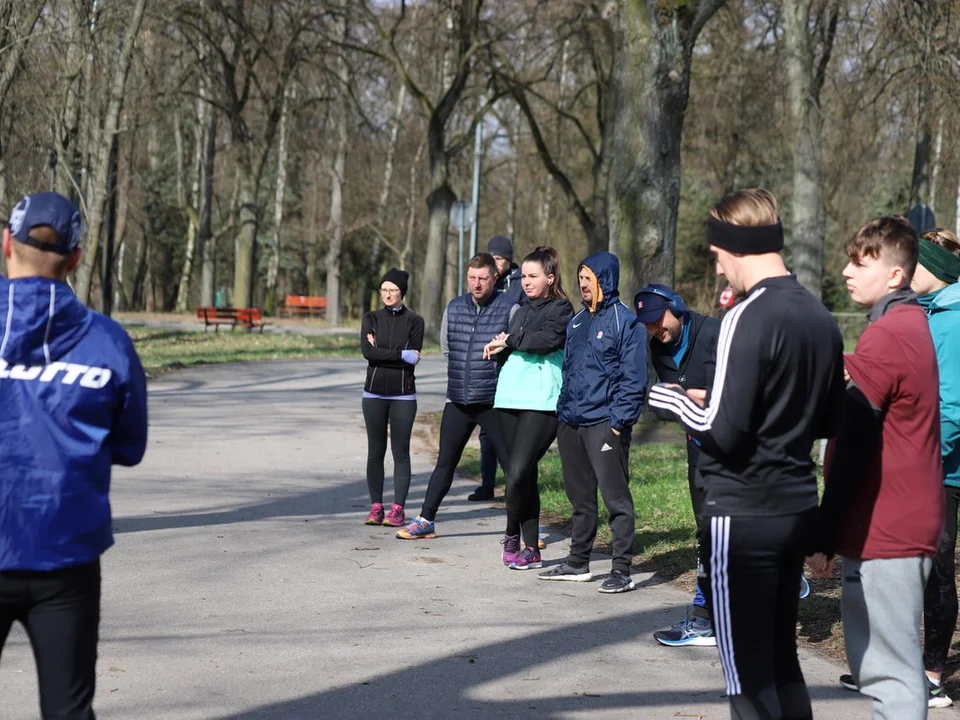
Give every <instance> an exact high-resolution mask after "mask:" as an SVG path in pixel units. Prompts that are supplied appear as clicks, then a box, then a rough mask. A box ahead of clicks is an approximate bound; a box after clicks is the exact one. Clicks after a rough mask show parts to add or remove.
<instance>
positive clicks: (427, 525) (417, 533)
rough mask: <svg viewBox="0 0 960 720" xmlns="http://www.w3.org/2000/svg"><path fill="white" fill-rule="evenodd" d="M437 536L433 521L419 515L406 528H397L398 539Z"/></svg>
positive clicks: (420, 538) (423, 538) (426, 538)
mask: <svg viewBox="0 0 960 720" xmlns="http://www.w3.org/2000/svg"><path fill="white" fill-rule="evenodd" d="M436 536H437V531H436V530H435V528H434V524H433V522H431V521H430V520H424V519H423V518H422V517H420V516H419V515H417V517H416V519H415V520H411V521H410V522H409V523H408V524H407V526H406V527H405V528H403V529H402V530H397V539H398V540H432V539H433V538H435V537H436Z"/></svg>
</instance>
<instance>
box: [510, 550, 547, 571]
mask: <svg viewBox="0 0 960 720" xmlns="http://www.w3.org/2000/svg"><path fill="white" fill-rule="evenodd" d="M542 567H543V561H542V560H541V559H540V551H539V550H534V549H533V548H529V547H525V548H524V549H523V550H521V551H520V552H518V553H517V556H516V558H514V561H513V562H512V563H510V569H511V570H526V569H527V568H542Z"/></svg>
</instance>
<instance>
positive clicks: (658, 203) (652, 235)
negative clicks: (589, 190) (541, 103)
mask: <svg viewBox="0 0 960 720" xmlns="http://www.w3.org/2000/svg"><path fill="white" fill-rule="evenodd" d="M699 5H700V7H699V9H698V10H697V16H696V17H694V13H693V12H692V10H691V9H690V8H689V7H687V6H686V4H684V5H682V6H679V7H678V9H676V10H674V11H672V12H670V13H662V12H660V9H659V3H658V2H657V1H656V0H646V1H644V0H628V1H627V2H623V3H620V5H619V10H618V12H617V16H616V18H615V20H614V38H615V39H614V58H613V71H612V87H611V93H612V96H613V102H614V103H615V104H616V105H615V108H616V109H615V113H614V127H613V132H612V136H611V146H612V147H611V152H610V153H609V156H610V157H611V159H612V167H611V178H610V188H609V192H608V197H609V203H608V217H609V227H610V250H611V252H614V253H616V254H618V255H619V256H620V288H621V290H622V292H623V293H624V294H629V293H633V292H634V291H635V290H636V289H637V288H638V287H640V286H641V285H645V284H646V283H650V282H661V283H666V284H670V285H672V284H673V274H674V259H675V252H676V234H677V209H678V207H679V204H680V179H681V176H680V141H681V137H682V134H683V120H684V111H685V110H686V107H687V99H688V96H689V90H690V61H691V57H692V50H693V45H694V43H695V42H696V36H697V34H698V33H699V30H700V27H702V24H703V22H705V19H704V18H702V17H700V14H701V13H707V17H709V16H710V15H712V14H713V13H714V12H715V11H716V7H715V6H714V4H713V3H712V2H710V0H701V2H700V4H699ZM716 5H719V3H716ZM698 25H699V26H698ZM604 154H605V155H606V153H604Z"/></svg>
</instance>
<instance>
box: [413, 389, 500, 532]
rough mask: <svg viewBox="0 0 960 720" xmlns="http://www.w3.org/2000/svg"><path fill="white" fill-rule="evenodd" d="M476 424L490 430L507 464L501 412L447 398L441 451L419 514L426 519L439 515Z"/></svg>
mask: <svg viewBox="0 0 960 720" xmlns="http://www.w3.org/2000/svg"><path fill="white" fill-rule="evenodd" d="M477 425H479V426H480V427H481V428H483V429H484V430H486V431H487V437H488V438H490V442H491V444H492V445H493V449H494V452H496V454H497V458H498V459H499V460H500V464H501V465H505V463H504V459H505V458H506V457H507V448H506V444H505V443H504V440H503V431H502V430H501V428H500V416H499V415H498V414H497V411H496V410H494V409H493V405H461V404H459V403H452V402H448V403H447V404H446V405H444V406H443V417H442V418H441V419H440V452H439V453H437V466H436V467H435V468H434V469H433V474H432V475H431V476H430V482H429V483H428V484H427V494H426V497H424V499H423V509H422V510H421V511H420V516H421V517H422V518H423V519H424V520H429V521H430V522H433V521H434V520H435V519H436V517H437V511H439V510H440V503H442V502H443V499H444V498H445V497H446V496H447V493H448V492H450V486H451V485H453V474H454V473H455V472H456V470H457V464H458V463H459V462H460V458H461V457H462V456H463V449H464V448H465V447H466V446H467V441H468V440H470V436H471V435H472V434H473V431H474V429H475V428H476V427H477Z"/></svg>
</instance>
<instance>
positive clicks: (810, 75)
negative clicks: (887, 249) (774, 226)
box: [784, 0, 826, 298]
mask: <svg viewBox="0 0 960 720" xmlns="http://www.w3.org/2000/svg"><path fill="white" fill-rule="evenodd" d="M811 6H812V0H787V2H786V3H785V7H784V12H785V15H786V23H785V26H786V41H787V86H788V87H787V90H788V95H789V98H790V115H791V120H792V123H793V218H792V226H791V231H790V249H791V254H792V261H793V271H794V273H795V274H796V276H797V280H798V281H799V282H800V284H801V285H803V286H804V287H805V288H807V290H809V291H810V292H812V293H813V294H814V295H816V296H817V297H818V298H819V297H820V294H821V290H822V281H823V243H824V238H825V237H826V211H825V209H824V205H823V180H822V175H823V170H822V162H821V155H822V143H821V130H822V125H823V121H822V118H821V115H820V92H819V88H818V87H817V86H816V83H815V78H814V38H813V37H811V33H810V10H811Z"/></svg>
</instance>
